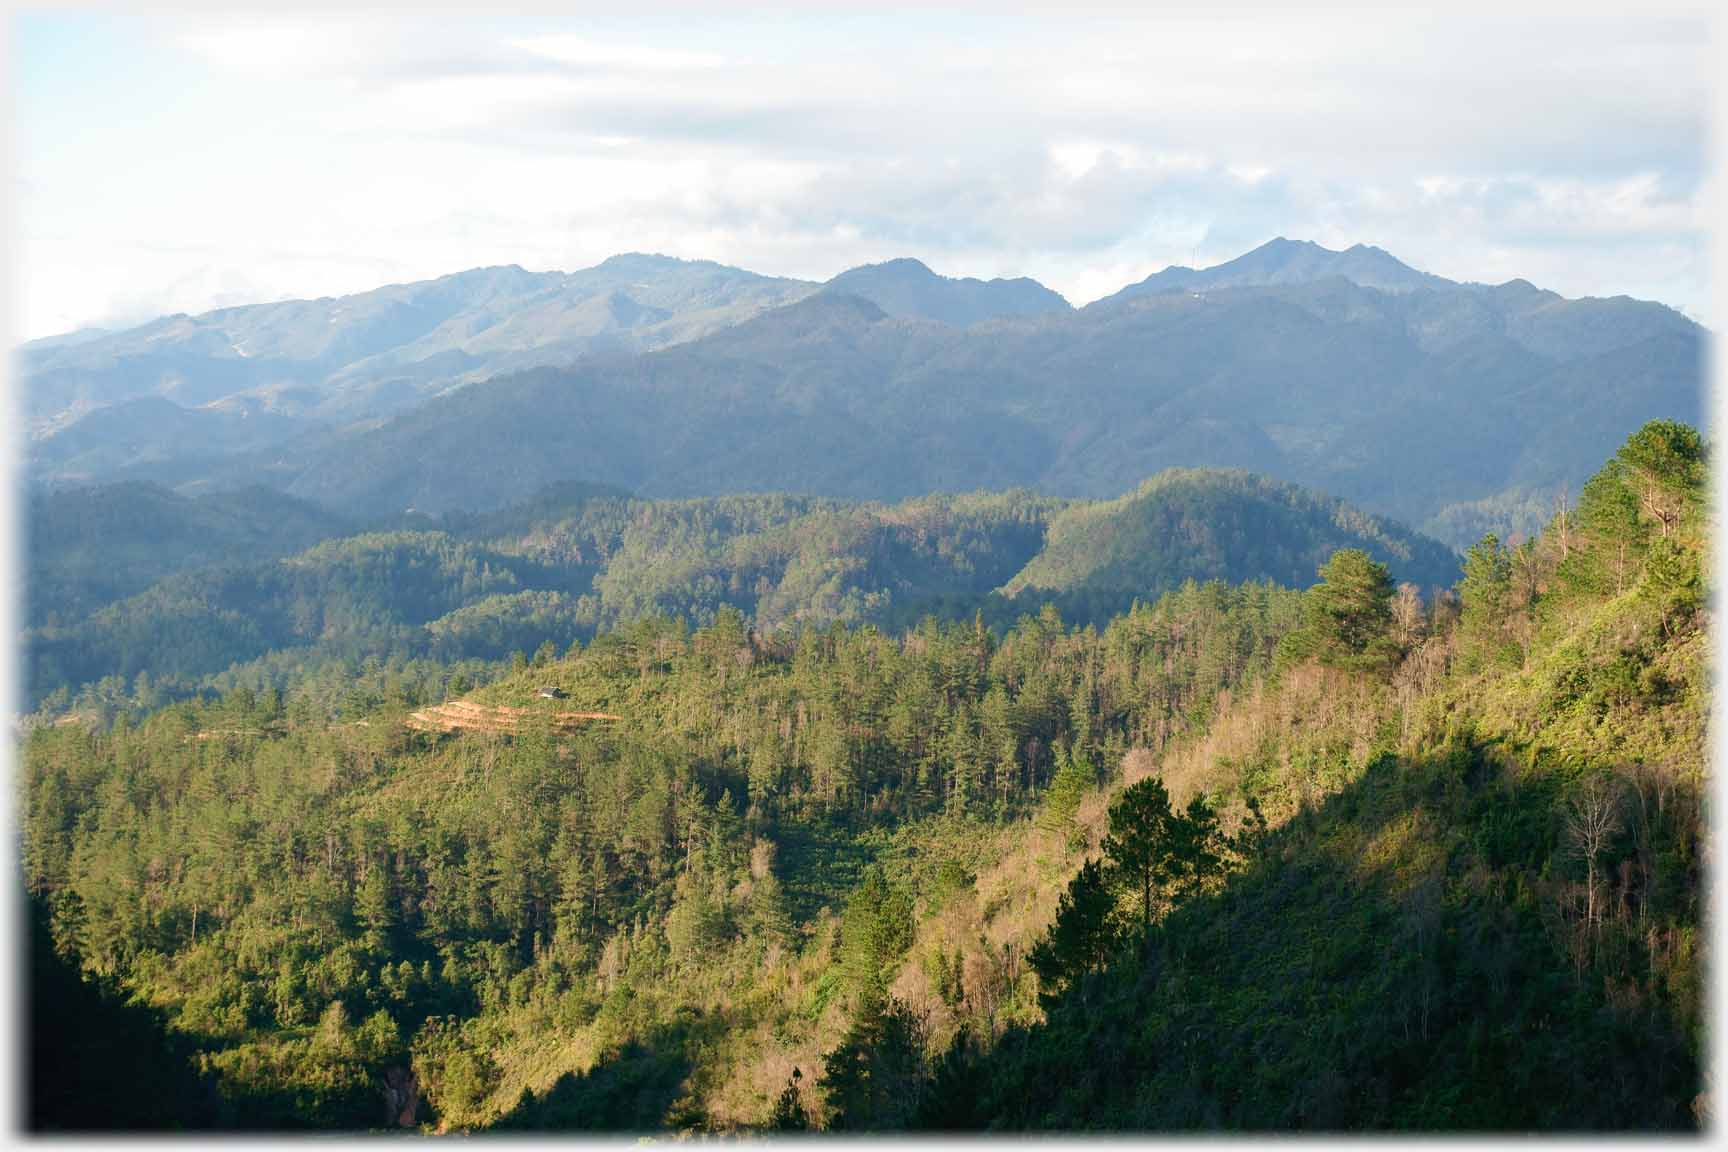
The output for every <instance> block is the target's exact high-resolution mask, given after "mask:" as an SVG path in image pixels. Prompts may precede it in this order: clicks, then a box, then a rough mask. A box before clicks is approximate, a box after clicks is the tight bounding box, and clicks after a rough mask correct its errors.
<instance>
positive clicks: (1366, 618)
mask: <svg viewBox="0 0 1728 1152" xmlns="http://www.w3.org/2000/svg"><path fill="white" fill-rule="evenodd" d="M1318 575H1319V577H1320V582H1319V583H1318V584H1316V585H1314V587H1312V588H1310V589H1309V590H1308V592H1307V593H1306V595H1305V597H1304V599H1303V602H1302V628H1301V629H1300V630H1299V631H1297V632H1293V633H1291V634H1290V636H1289V637H1288V638H1287V639H1286V640H1285V642H1284V644H1283V646H1282V648H1281V649H1280V656H1281V658H1283V659H1284V660H1286V661H1287V662H1294V661H1298V660H1303V659H1316V660H1319V661H1320V663H1322V664H1324V665H1327V666H1329V667H1334V668H1347V669H1355V670H1362V671H1378V672H1384V671H1387V670H1389V669H1390V667H1391V665H1392V664H1393V663H1394V662H1395V661H1396V660H1397V658H1398V649H1397V646H1396V644H1395V643H1394V642H1393V640H1392V638H1391V636H1390V634H1389V633H1390V631H1391V625H1392V577H1391V574H1390V573H1388V572H1387V570H1386V566H1385V565H1384V564H1380V563H1377V562H1376V561H1374V560H1373V559H1372V558H1371V557H1369V555H1368V554H1367V553H1366V552H1363V551H1362V550H1361V549H1359V548H1342V549H1339V550H1338V551H1337V552H1334V553H1333V554H1332V558H1331V559H1330V560H1328V561H1326V563H1325V564H1323V565H1321V566H1320V568H1319V570H1318Z"/></svg>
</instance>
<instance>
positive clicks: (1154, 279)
mask: <svg viewBox="0 0 1728 1152" xmlns="http://www.w3.org/2000/svg"><path fill="white" fill-rule="evenodd" d="M1331 276H1337V277H1341V278H1343V279H1345V280H1349V281H1352V282H1353V283H1356V284H1360V285H1362V286H1363V287H1364V288H1378V289H1380V290H1381V291H1385V292H1409V291H1413V290H1414V289H1417V288H1424V287H1430V286H1436V285H1449V284H1451V281H1448V280H1443V279H1441V278H1440V277H1438V276H1431V275H1429V274H1428V273H1426V272H1418V271H1417V270H1416V269H1414V268H1412V267H1410V266H1409V265H1408V264H1405V263H1403V262H1402V261H1400V260H1398V259H1397V258H1396V257H1394V256H1392V255H1391V253H1389V252H1386V251H1384V250H1383V249H1380V248H1375V247H1372V246H1371V245H1367V244H1357V245H1355V246H1354V247H1351V248H1349V249H1346V250H1345V251H1343V252H1334V251H1332V250H1331V249H1329V248H1322V247H1321V246H1320V245H1318V244H1316V243H1314V242H1313V241H1311V240H1286V239H1285V238H1284V237H1282V236H1280V237H1278V238H1277V239H1274V240H1269V241H1267V242H1266V243H1265V244H1262V245H1261V246H1260V247H1258V248H1256V249H1254V250H1253V251H1252V252H1248V253H1245V254H1243V255H1241V256H1238V257H1236V259H1234V260H1228V261H1226V262H1224V263H1223V264H1218V265H1214V266H1213V267H1211V268H1203V269H1195V268H1184V267H1172V268H1166V269H1164V270H1163V271H1162V272H1154V273H1153V274H1152V275H1150V276H1148V277H1146V279H1144V280H1142V281H1140V282H1139V283H1137V284H1130V285H1129V286H1128V287H1126V288H1124V289H1122V290H1121V291H1120V292H1117V293H1115V294H1114V295H1111V296H1107V297H1105V298H1104V299H1103V300H1099V301H1096V302H1094V303H1093V304H1092V305H1090V307H1094V308H1096V307H1107V306H1109V305H1110V304H1112V303H1119V302H1121V301H1124V300H1131V299H1133V298H1134V297H1136V296H1145V295H1151V294H1154V293H1158V292H1174V291H1188V292H1204V291H1210V290H1212V289H1216V288H1240V287H1266V286H1269V285H1274V284H1307V283H1312V282H1313V281H1315V280H1323V279H1326V278H1327V277H1331Z"/></svg>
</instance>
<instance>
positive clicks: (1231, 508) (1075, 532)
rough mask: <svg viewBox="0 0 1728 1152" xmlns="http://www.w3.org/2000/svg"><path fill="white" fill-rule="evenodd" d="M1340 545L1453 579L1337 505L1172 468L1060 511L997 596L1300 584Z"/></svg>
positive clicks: (1421, 548)
mask: <svg viewBox="0 0 1728 1152" xmlns="http://www.w3.org/2000/svg"><path fill="white" fill-rule="evenodd" d="M1345 547H1355V548H1363V549H1366V550H1368V551H1369V552H1371V553H1372V554H1373V555H1374V556H1375V558H1376V559H1378V560H1380V561H1381V562H1383V563H1386V564H1389V565H1391V566H1392V567H1393V569H1394V570H1395V571H1396V573H1397V576H1398V579H1400V580H1407V581H1410V582H1413V583H1415V584H1418V585H1423V586H1428V587H1436V588H1444V587H1448V586H1450V584H1451V583H1452V580H1453V579H1454V578H1455V577H1456V574H1457V557H1456V555H1455V554H1454V553H1453V552H1452V551H1451V550H1450V549H1448V548H1446V547H1444V546H1443V545H1441V544H1439V543H1437V542H1435V541H1433V540H1429V539H1427V538H1425V537H1422V536H1417V535H1415V534H1413V533H1410V532H1407V531H1405V530H1404V529H1402V528H1400V527H1399V526H1397V525H1394V524H1390V523H1388V522H1386V521H1384V520H1381V519H1379V518H1377V517H1373V516H1368V515H1365V514H1364V513H1362V512H1361V511H1359V510H1357V509H1355V508H1352V507H1350V506H1349V505H1347V504H1345V503H1343V502H1342V501H1337V500H1328V499H1325V498H1324V497H1321V496H1318V495H1316V494H1315V493H1313V492H1309V491H1306V490H1304V489H1301V488H1297V487H1295V486H1294V485H1290V484H1280V483H1278V482H1277V481H1274V480H1268V479H1266V478H1265V477H1263V476H1254V475H1251V474H1249V473H1246V472H1239V471H1238V472H1220V471H1213V470H1201V469H1171V470H1169V471H1166V472H1160V473H1159V474H1158V475H1156V476H1154V477H1152V478H1150V479H1148V480H1147V481H1146V482H1145V483H1143V484H1141V485H1140V487H1138V488H1136V489H1135V490H1134V491H1133V492H1130V493H1128V494H1127V495H1125V496H1121V497H1118V498H1117V499H1115V500H1107V501H1100V502H1081V503H1075V504H1072V505H1070V506H1068V507H1066V508H1064V509H1063V510H1062V511H1061V512H1060V513H1058V514H1057V515H1056V516H1055V517H1053V518H1052V520H1051V522H1050V527H1049V532H1048V535H1047V537H1046V539H1045V543H1044V547H1043V549H1042V550H1041V551H1040V552H1039V553H1038V555H1037V556H1035V557H1033V558H1032V560H1031V561H1030V562H1029V563H1028V564H1027V565H1026V567H1024V568H1022V569H1021V570H1020V571H1019V572H1018V573H1016V574H1015V576H1014V579H1012V580H1010V581H1009V582H1008V584H1007V585H1006V586H1005V588H1004V591H1005V592H1006V593H1007V594H1008V595H1010V596H1014V595H1018V594H1020V593H1022V592H1025V591H1041V592H1068V593H1073V592H1077V591H1082V590H1084V591H1085V592H1087V593H1089V594H1092V595H1095V596H1096V595H1104V594H1108V593H1111V592H1114V593H1117V594H1118V595H1120V596H1128V597H1132V596H1133V595H1135V594H1136V593H1137V591H1138V590H1139V589H1144V588H1173V587H1175V586H1177V585H1179V584H1181V583H1182V581H1184V580H1200V581H1205V580H1208V579H1224V580H1229V581H1232V582H1240V581H1244V580H1270V581H1272V582H1273V583H1275V584H1282V585H1284V586H1286V587H1303V586H1305V585H1307V584H1308V583H1310V582H1311V581H1312V579H1313V573H1314V571H1315V569H1317V568H1318V567H1319V566H1320V564H1321V562H1322V561H1324V560H1325V559H1326V558H1327V557H1328V556H1330V555H1332V553H1333V552H1336V551H1337V550H1338V549H1339V548H1345Z"/></svg>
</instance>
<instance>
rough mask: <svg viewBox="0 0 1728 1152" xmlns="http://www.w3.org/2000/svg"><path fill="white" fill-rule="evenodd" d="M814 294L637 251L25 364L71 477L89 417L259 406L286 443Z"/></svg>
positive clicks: (215, 438)
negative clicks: (163, 405)
mask: <svg viewBox="0 0 1728 1152" xmlns="http://www.w3.org/2000/svg"><path fill="white" fill-rule="evenodd" d="M814 290H815V286H814V285H810V284H806V283H803V282H802V281H795V280H783V279H776V278H773V277H766V276H758V275H756V274H754V273H751V272H745V271H742V270H740V269H736V268H728V267H725V266H723V265H719V264H714V263H712V262H708V261H683V260H675V259H672V258H670V257H664V256H643V255H628V256H617V257H613V258H612V259H610V260H607V261H605V262H604V263H602V264H600V265H598V266H596V267H594V268H588V269H584V270H582V271H578V272H572V273H562V272H543V273H536V272H527V271H524V270H523V269H521V268H518V267H515V266H513V265H512V266H510V267H503V268H477V269H473V270H471V271H468V272H461V273H457V274H455V275H451V276H444V277H440V278H438V279H436V280H429V281H422V282H418V283H413V284H398V285H391V286H388V287H384V288H379V289H376V290H374V291H371V292H364V293H360V294H357V295H353V296H342V297H335V298H330V297H326V298H323V299H319V300H291V301H285V302H282V303H278V304H258V305H249V306H246V307H240V308H227V309H222V310H219V311H216V312H209V313H205V314H203V315H200V316H185V315H178V316H168V317H164V318H162V319H160V320H156V321H152V322H151V323H149V324H145V325H142V326H140V327H138V328H134V329H129V330H127V331H123V332H114V333H104V334H95V335H90V336H88V337H83V338H79V339H76V340H73V339H71V338H66V339H60V340H50V341H36V342H34V343H32V344H30V345H26V346H25V347H24V348H23V349H21V350H20V359H19V363H20V369H21V371H20V375H21V376H22V378H23V381H24V385H25V396H26V404H25V409H26V413H27V415H28V419H29V421H30V423H31V427H32V429H33V431H34V433H35V434H36V436H37V439H38V445H37V448H36V450H35V451H34V453H33V463H34V465H35V466H36V468H37V469H38V470H39V471H42V472H46V473H48V474H49V475H54V474H56V473H57V472H58V471H59V470H60V469H61V467H62V466H63V465H64V458H65V457H66V456H68V455H69V454H70V453H69V450H66V449H60V448H56V447H55V446H54V441H55V440H56V439H58V438H60V437H64V436H67V435H70V434H74V433H75V432H76V430H78V429H80V428H83V429H84V431H83V433H82V435H83V438H84V439H85V440H91V439H96V440H100V439H101V438H102V437H104V436H107V435H110V434H111V433H110V431H109V430H108V429H106V428H103V427H100V426H91V425H89V423H88V422H89V421H90V420H93V419H99V417H97V416H96V415H95V412H100V411H101V410H102V409H103V408H105V407H106V406H108V405H113V404H117V403H121V402H124V401H127V400H132V399H138V398H143V397H155V398H159V400H161V401H171V402H173V403H174V404H176V405H179V406H181V407H184V408H199V407H201V406H205V405H209V404H211V403H213V402H217V401H227V402H228V403H230V404H237V403H244V404H245V405H246V406H247V407H249V408H251V409H254V410H259V411H268V412H271V413H275V414H278V415H280V416H282V417H291V418H294V419H296V420H299V421H302V422H303V423H301V424H291V423H283V424H282V426H281V427H280V428H279V429H278V430H277V432H278V435H277V436H276V437H274V438H276V439H282V438H285V437H286V436H287V435H290V434H292V433H293V432H294V431H298V430H299V429H300V428H302V427H304V426H305V423H304V422H335V423H342V422H346V421H350V420H355V419H364V418H368V417H375V416H378V415H381V414H384V413H387V412H390V411H394V410H396V409H399V408H401V407H404V406H406V405H411V404H413V403H415V402H417V401H419V400H421V399H423V398H424V397H425V396H426V395H428V394H431V393H435V392H437V391H441V390H443V389H445V388H448V387H450V386H452V385H453V384H458V383H463V382H468V381H472V380H476V379H480V378H483V377H486V376H489V375H493V374H495V373H498V372H501V371H508V370H511V369H516V368H521V367H525V366H529V365H534V364H546V363H561V362H565V361H568V360H572V359H575V358H576V357H578V356H581V355H584V354H587V353H590V352H605V351H636V350H640V349H646V348H659V347H664V346H666V345H668V344H674V343H677V342H679V341H682V340H688V339H692V338H694V337H696V336H700V335H703V334H705V333H707V332H711V331H713V330H715V329H716V328H721V327H724V326H726V325H728V324H732V323H735V322H737V321H738V320H739V319H742V318H744V317H746V316H749V315H752V314H754V313H755V312H758V311H761V310H762V309H764V308H769V307H773V306H775V305H778V304H782V303H785V302H787V301H789V300H794V299H797V298H798V297H799V296H802V295H805V294H807V293H809V292H811V291H814ZM93 410H94V411H93ZM205 439H206V441H207V442H208V443H211V444H212V445H216V444H220V445H221V446H222V447H224V448H225V449H226V450H228V451H237V450H242V449H244V448H246V447H248V446H249V445H248V444H247V443H246V442H245V441H244V440H236V439H234V438H232V437H225V436H223V435H221V434H219V433H218V434H214V435H207V436H206V437H205ZM119 462H120V463H127V462H130V461H129V460H126V459H121V460H120V461H119Z"/></svg>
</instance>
